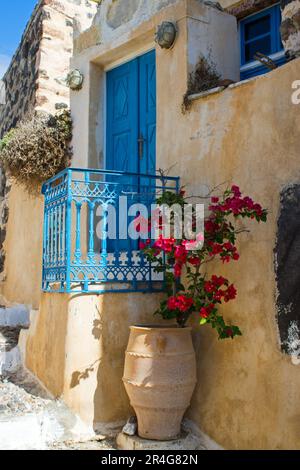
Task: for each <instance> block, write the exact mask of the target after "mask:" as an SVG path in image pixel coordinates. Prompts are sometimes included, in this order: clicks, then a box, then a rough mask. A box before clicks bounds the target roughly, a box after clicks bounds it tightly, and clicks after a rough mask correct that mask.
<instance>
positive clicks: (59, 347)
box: [23, 294, 159, 432]
mask: <svg viewBox="0 0 300 470" xmlns="http://www.w3.org/2000/svg"><path fill="white" fill-rule="evenodd" d="M158 301H159V295H158V294H156V295H153V294H105V295H81V296H80V295H76V294H74V295H67V294H66V295H64V294H63V295H62V294H42V297H41V304H40V310H39V312H38V313H37V314H35V318H33V319H32V326H31V328H30V330H29V331H28V333H27V334H26V336H27V338H26V340H25V341H24V339H23V343H24V342H25V344H26V351H25V353H26V354H25V356H26V366H27V367H28V369H29V370H31V371H32V372H33V373H34V374H35V375H36V376H37V377H38V378H39V379H40V380H41V381H42V383H43V384H44V385H45V386H46V388H47V389H48V390H49V391H50V392H51V393H52V394H53V395H54V396H55V397H60V398H62V399H63V400H64V402H65V403H66V404H67V405H68V406H69V407H70V408H71V410H72V411H73V412H74V413H76V414H78V415H79V416H80V417H81V419H82V420H83V421H84V422H85V423H86V424H87V425H88V426H90V427H91V428H92V429H94V430H99V431H100V432H101V431H102V432H103V430H104V429H105V428H107V427H109V426H110V425H111V426H114V425H116V424H119V423H120V422H121V423H122V422H124V420H126V418H127V417H128V416H130V414H132V410H130V405H129V401H128V398H127V395H126V393H125V389H124V387H123V383H122V376H123V368H124V359H125V349H126V346H127V343H128V337H129V326H130V325H132V324H137V323H139V322H141V323H149V322H150V323H151V322H153V317H152V314H153V311H154V310H155V309H156V308H157V306H158Z"/></svg>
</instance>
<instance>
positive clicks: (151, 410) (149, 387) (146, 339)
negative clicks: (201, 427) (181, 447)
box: [123, 325, 196, 441]
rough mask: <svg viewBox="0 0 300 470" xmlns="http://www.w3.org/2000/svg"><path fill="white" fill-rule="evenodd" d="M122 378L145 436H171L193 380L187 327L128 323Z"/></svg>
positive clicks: (177, 431)
mask: <svg viewBox="0 0 300 470" xmlns="http://www.w3.org/2000/svg"><path fill="white" fill-rule="evenodd" d="M130 330H131V332H130V338H129V343H128V347H127V351H126V358H125V370H124V377H123V382H124V385H125V388H126V391H127V394H128V396H129V398H130V403H131V405H132V407H133V408H134V410H135V412H136V415H137V419H138V434H139V436H140V437H143V438H145V439H154V440H159V441H161V440H171V439H175V438H176V437H177V436H178V435H179V434H180V427H181V421H182V418H183V415H184V413H185V411H186V409H187V408H188V406H189V404H190V401H191V397H192V394H193V390H194V388H195V384H196V360H195V352H194V349H193V344H192V339H191V328H177V327H176V326H175V327H172V326H171V327H170V326H167V327H164V326H152V325H151V326H132V327H131V328H130Z"/></svg>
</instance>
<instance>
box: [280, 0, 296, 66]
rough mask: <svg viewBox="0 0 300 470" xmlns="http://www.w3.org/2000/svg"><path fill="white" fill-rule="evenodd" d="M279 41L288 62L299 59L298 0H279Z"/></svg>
mask: <svg viewBox="0 0 300 470" xmlns="http://www.w3.org/2000/svg"><path fill="white" fill-rule="evenodd" d="M280 8H281V14H282V21H281V26H280V33H281V39H282V43H283V47H284V50H285V54H286V56H287V58H288V60H292V59H295V58H296V57H300V0H281V2H280Z"/></svg>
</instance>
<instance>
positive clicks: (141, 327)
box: [130, 324, 192, 331]
mask: <svg viewBox="0 0 300 470" xmlns="http://www.w3.org/2000/svg"><path fill="white" fill-rule="evenodd" d="M130 330H146V331H158V330H163V331H192V328H191V327H190V326H185V327H183V328H180V327H179V326H178V325H158V324H145V325H140V324H139V325H131V326H130Z"/></svg>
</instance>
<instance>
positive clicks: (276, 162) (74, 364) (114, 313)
mask: <svg viewBox="0 0 300 470" xmlns="http://www.w3.org/2000/svg"><path fill="white" fill-rule="evenodd" d="M183 3H184V1H183V0H182V1H180V0H179V1H178V2H176V3H174V5H169V7H166V9H162V10H161V11H159V12H158V13H157V15H155V17H152V18H150V17H149V18H147V17H146V18H145V21H144V22H142V20H141V21H140V22H138V24H137V25H136V27H135V29H133V30H131V31H127V32H126V30H125V29H124V32H123V33H122V35H121V34H120V36H118V38H117V39H115V40H114V41H111V42H110V43H109V44H106V45H99V44H98V41H99V36H97V34H98V33H99V31H98V32H97V34H95V35H94V36H93V34H94V33H95V30H94V31H93V30H92V29H91V30H89V33H88V34H90V36H89V37H88V39H87V36H86V33H83V34H82V35H81V36H80V38H79V39H78V40H77V45H76V47H77V50H78V51H80V52H78V54H77V55H76V57H75V58H74V60H73V65H74V66H77V67H78V68H80V69H81V70H82V71H83V72H84V74H85V84H84V87H83V89H82V90H81V91H80V92H79V93H78V92H77V93H74V94H72V112H73V117H74V120H75V136H74V142H73V144H74V151H75V157H74V162H75V164H76V165H77V164H80V165H82V166H88V165H89V162H99V159H100V158H99V156H100V155H101V154H102V155H103V153H104V150H105V149H104V148H103V144H102V142H103V135H101V133H102V131H103V119H104V117H103V115H104V105H103V100H102V98H101V96H102V91H101V90H103V77H104V76H105V70H104V69H105V67H107V66H109V65H111V64H115V63H117V62H118V61H119V62H120V61H122V60H125V58H126V57H127V58H129V57H132V56H133V55H134V54H137V53H140V52H141V51H142V50H147V49H149V48H151V47H155V44H154V41H153V33H154V30H155V27H156V24H157V22H158V21H159V22H160V21H162V20H163V19H167V18H170V19H176V18H183V17H184V15H183V12H184V11H185V12H186V10H182V9H181V8H182V5H183ZM176 15H180V16H176ZM180 27H181V34H180V35H179V37H178V41H177V43H176V45H175V47H174V48H173V49H172V50H171V51H162V50H160V49H157V95H158V114H157V120H158V123H157V124H158V126H157V129H158V132H157V166H158V167H162V168H169V167H171V166H172V165H174V164H175V166H174V168H173V173H174V174H176V175H179V176H181V178H182V184H184V185H186V187H187V189H188V191H190V192H191V193H194V194H197V193H199V190H200V189H201V188H202V186H203V185H207V186H209V187H213V186H215V185H217V184H219V183H220V182H223V181H228V182H234V183H236V184H239V185H240V186H241V188H242V189H243V190H244V191H245V192H246V193H249V194H250V195H251V196H253V197H254V198H255V199H257V200H258V201H259V202H261V203H262V204H263V205H264V206H266V207H268V208H269V211H270V216H269V221H268V223H267V224H266V225H257V224H256V223H250V224H249V226H250V228H251V234H243V235H242V236H241V238H240V243H239V250H240V252H241V259H240V261H239V262H238V263H235V264H232V265H228V266H224V267H223V266H222V267H220V266H218V267H217V266H216V267H215V272H216V273H217V274H223V275H225V276H226V277H228V278H229V279H230V280H231V281H232V282H234V283H235V284H236V286H237V288H238V293H239V295H238V299H237V301H235V302H232V303H230V304H228V305H227V306H225V307H224V308H223V313H224V316H225V317H226V319H227V320H229V321H230V320H232V321H234V322H235V323H237V324H239V325H240V327H241V329H242V331H243V336H242V337H241V338H238V339H235V340H234V341H225V342H219V341H218V340H217V339H216V336H215V334H214V332H212V331H210V329H209V328H205V327H202V328H200V327H199V326H198V325H197V322H196V321H195V324H194V332H193V336H194V344H195V349H196V355H197V364H198V384H197V388H196V390H195V393H194V397H193V401H192V406H191V408H190V410H189V412H188V416H189V417H190V418H191V419H192V420H193V421H195V422H196V423H197V424H198V425H199V426H200V427H201V429H202V430H203V431H205V432H206V433H207V434H209V435H210V436H211V437H212V438H213V439H214V440H215V441H217V442H218V443H220V444H221V445H223V446H224V447H225V448H229V449H268V448H270V449H297V448H298V447H299V409H300V401H299V388H300V375H299V370H298V369H299V365H298V366H297V364H298V363H299V361H298V360H296V359H295V358H294V359H293V361H292V360H291V357H290V356H288V355H285V354H283V353H282V351H281V348H280V339H279V335H278V323H277V310H276V293H277V289H276V281H275V267H274V252H273V250H274V248H275V246H276V242H277V240H276V237H277V229H278V226H277V221H278V217H279V212H280V193H281V192H282V190H283V189H284V188H285V187H286V186H287V185H290V184H291V183H299V179H300V170H299V133H300V122H299V118H298V115H299V109H298V107H297V106H296V105H293V104H292V103H291V91H292V90H291V84H292V82H293V81H294V80H298V79H299V75H300V59H297V60H294V61H292V62H290V63H288V64H286V65H284V66H283V67H281V68H280V69H277V70H275V71H273V72H271V73H269V74H268V75H266V76H260V77H257V78H255V79H253V80H250V81H247V82H244V83H241V84H238V85H235V86H233V87H232V86H231V87H229V88H227V89H226V90H224V91H222V92H221V93H219V94H214V95H211V96H207V97H206V98H199V99H198V100H196V101H194V102H193V105H192V109H191V111H190V112H189V113H187V114H185V115H183V114H182V112H181V104H182V96H183V94H184V93H185V91H186V86H187V77H188V71H189V51H188V48H187V44H193V42H189V41H188V39H187V38H188V27H187V21H182V22H181V23H180ZM88 41H91V43H89V42H88ZM93 41H94V42H93ZM88 46H91V47H90V48H87V47H88ZM166 84H167V86H166ZM100 161H101V160H100ZM18 197H20V196H17V195H16V201H17V199H18ZM22 197H23V196H21V200H22ZM24 204H25V206H26V204H27V203H26V202H24ZM23 207H24V206H23ZM26 207H27V209H26V210H27V211H28V214H29V205H28V206H26ZM20 210H21V209H20ZM23 210H25V209H23ZM39 210H40V209H39ZM37 213H38V212H36V214H37ZM9 223H10V222H9ZM36 223H37V224H38V223H39V224H40V225H41V219H38V216H37V221H36ZM39 229H40V228H37V227H33V230H34V231H36V233H40V232H39ZM13 230H15V229H14V228H13V226H12V225H11V228H10V229H8V233H10V235H8V236H7V240H11V241H10V243H11V244H12V245H14V244H17V243H19V240H20V236H19V234H18V233H15V234H14V235H13ZM36 237H37V240H36V241H35V246H40V245H39V244H40V241H39V240H38V238H39V235H36ZM28 244H29V242H28ZM27 246H28V245H26V246H21V247H20V249H19V251H18V252H17V253H18V256H17V255H16V258H15V259H13V258H11V261H9V260H8V261H7V263H8V264H7V266H9V265H10V266H11V268H10V269H11V270H10V272H11V277H10V282H14V281H13V280H14V279H16V282H15V284H13V285H14V289H15V291H17V289H19V291H18V296H19V299H20V300H19V301H22V298H25V297H26V295H27V294H28V296H29V295H33V292H32V290H31V293H30V294H29V293H28V292H29V291H30V289H32V287H31V288H30V289H29V290H28V291H26V289H25V290H24V292H23V291H22V287H23V285H24V281H23V279H19V278H18V274H17V273H16V271H15V269H16V266H17V265H18V263H19V264H21V260H22V259H23V257H24V256H27V254H26V255H24V253H23V251H24V250H26V249H27ZM37 253H38V250H37V249H36V248H34V251H33V254H32V258H31V261H30V263H32V264H30V263H29V266H34V262H35V263H36V269H37V270H40V266H41V265H40V263H41V262H40V255H38V254H37ZM8 275H9V272H8ZM30 282H32V280H30ZM35 282H36V283H35V285H34V288H35V289H36V290H39V284H38V283H37V281H35ZM31 285H33V284H31ZM10 289H11V291H10V292H11V294H10V295H12V290H13V288H12V287H10ZM26 292H27V293H26ZM145 299H146V300H145ZM157 301H158V299H157V297H156V296H155V295H154V296H150V295H149V296H146V297H145V296H143V295H132V294H126V295H120V296H119V295H117V294H115V295H112V294H107V295H105V296H94V297H78V296H74V297H67V296H61V295H53V294H47V295H43V296H42V302H41V307H40V312H39V314H38V316H37V317H36V320H35V321H34V322H33V326H32V329H31V330H30V332H29V337H28V340H27V357H26V361H27V366H28V367H29V368H30V369H31V370H32V371H34V372H35V373H36V375H37V376H38V377H39V378H40V379H41V380H42V381H43V382H44V383H45V385H46V386H47V387H48V388H49V389H50V390H51V391H52V392H53V394H55V395H57V396H61V395H62V396H63V398H64V400H65V401H66V403H68V405H69V406H70V407H71V408H72V409H73V410H74V411H76V412H78V413H79V414H80V415H81V416H82V417H83V418H84V419H85V421H86V422H88V423H92V424H93V425H94V426H95V427H97V426H100V424H101V423H107V422H112V421H118V420H120V419H121V420H122V419H124V418H125V417H126V416H128V414H129V413H130V408H129V404H128V400H127V397H126V395H125V392H124V390H123V385H122V382H121V377H122V367H123V361H124V349H125V346H126V342H127V338H128V326H129V325H130V324H132V323H136V322H147V321H149V319H150V318H151V314H152V312H153V310H154V309H155V304H156V302H157ZM81 344H82V345H84V346H83V347H82V348H80V347H79V346H80V345H81ZM115 391H117V393H115Z"/></svg>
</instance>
